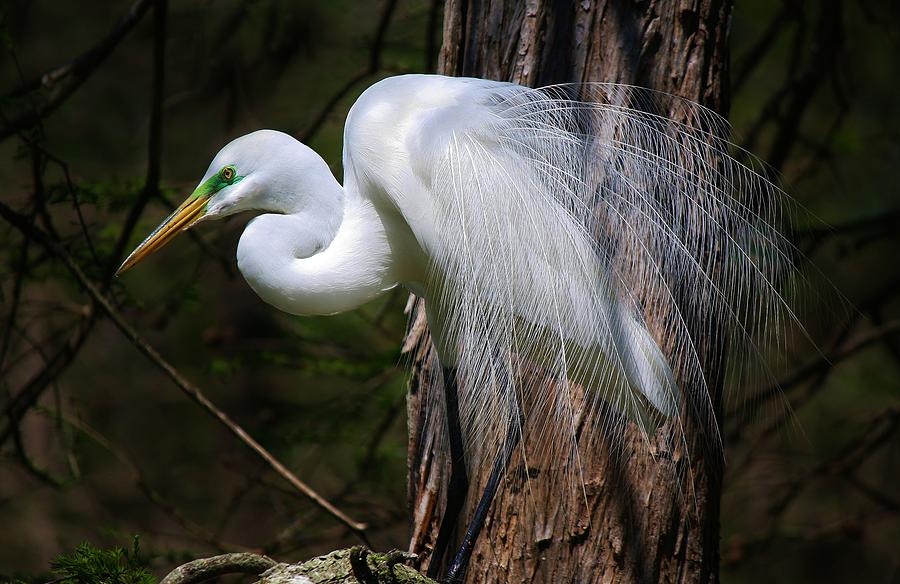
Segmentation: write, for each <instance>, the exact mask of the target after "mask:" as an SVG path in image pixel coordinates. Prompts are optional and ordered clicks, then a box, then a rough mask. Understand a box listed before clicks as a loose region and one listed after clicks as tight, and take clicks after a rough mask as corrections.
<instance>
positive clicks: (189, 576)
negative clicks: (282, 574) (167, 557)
mask: <svg viewBox="0 0 900 584" xmlns="http://www.w3.org/2000/svg"><path fill="white" fill-rule="evenodd" d="M277 565H278V563H277V562H276V561H275V560H273V559H271V558H267V557H266V556H259V555H256V554H247V553H239V554H223V555H221V556H214V557H211V558H203V559H201V560H194V561H193V562H188V563H187V564H184V565H183V566H179V567H177V568H175V569H174V570H172V571H171V572H170V573H169V575H168V576H166V577H165V578H163V580H162V582H160V584H195V583H196V582H205V581H207V580H212V579H213V578H218V577H219V576H224V575H226V574H252V575H254V576H258V575H260V574H262V573H263V572H265V571H266V570H268V569H270V568H274V567H275V566H277Z"/></svg>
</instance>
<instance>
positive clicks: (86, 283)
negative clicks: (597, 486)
mask: <svg viewBox="0 0 900 584" xmlns="http://www.w3.org/2000/svg"><path fill="white" fill-rule="evenodd" d="M0 217H3V218H4V219H5V220H6V221H7V222H9V223H10V224H11V225H13V226H14V227H16V228H17V229H20V230H22V231H23V232H24V231H31V237H32V238H33V241H34V242H36V243H38V244H39V245H42V246H44V247H45V248H47V249H48V250H49V251H50V252H52V253H53V254H54V255H55V256H56V257H57V258H58V259H59V260H61V261H62V263H63V264H64V265H65V266H66V268H67V269H68V270H69V272H70V273H71V274H72V275H73V276H74V277H75V279H76V280H77V281H78V283H79V284H81V286H82V287H83V288H84V289H85V291H86V292H87V293H88V294H89V295H90V296H91V298H92V299H93V300H94V302H95V303H96V304H97V306H99V307H100V309H102V310H103V312H105V313H106V314H107V316H109V318H110V320H111V321H112V322H113V324H114V325H115V326H116V328H118V329H119V331H120V332H121V333H122V334H123V335H124V336H125V337H126V338H127V339H128V340H129V341H131V343H132V344H133V345H134V346H135V347H136V348H137V349H138V350H139V351H140V352H141V353H143V354H144V356H145V357H147V358H148V359H149V360H150V361H151V362H152V363H153V364H154V365H156V366H157V367H158V368H159V369H161V370H162V371H163V373H165V374H166V376H167V377H169V379H171V380H172V381H173V382H174V383H175V385H176V386H177V387H178V388H179V389H180V390H181V391H182V392H183V393H184V394H185V395H187V396H188V397H189V398H190V399H191V400H192V401H193V402H194V403H196V404H198V405H199V406H200V407H202V408H203V409H204V410H206V412H207V413H208V414H210V415H211V416H212V417H213V418H215V419H216V420H217V421H219V422H220V423H221V424H222V425H223V426H225V427H226V428H227V429H228V430H229V431H230V432H231V434H232V435H234V436H235V437H236V438H237V439H238V440H239V441H241V442H242V443H243V444H244V445H245V446H247V447H248V448H249V449H250V450H252V451H253V453H254V454H256V455H257V456H259V457H260V458H261V459H263V460H264V461H265V462H266V464H268V466H269V467H271V468H272V469H273V470H274V471H275V472H276V473H278V474H279V475H281V477H282V478H284V479H285V480H286V481H287V482H288V483H290V484H291V486H292V487H294V488H295V489H296V490H297V491H299V492H300V493H302V494H303V495H304V496H306V497H307V498H308V499H309V500H310V501H312V502H313V503H314V504H315V505H316V506H318V507H319V508H320V509H322V510H323V511H325V512H326V513H327V514H329V515H331V516H332V517H334V518H335V519H337V520H338V521H339V522H341V523H342V524H344V525H346V526H347V527H349V528H350V530H351V531H352V532H353V533H354V535H356V536H357V537H359V538H360V539H361V540H363V541H365V529H366V525H365V524H364V523H360V522H357V521H354V520H353V519H351V518H350V517H348V516H347V515H346V514H344V513H343V512H342V511H341V510H339V509H337V508H336V507H334V505H332V504H331V503H329V502H328V501H327V500H326V499H325V498H324V497H322V496H321V495H320V494H319V493H317V492H316V491H315V490H313V489H312V487H310V486H309V485H307V484H306V483H305V482H303V481H301V480H300V479H299V478H297V476H296V475H294V473H292V472H291V471H290V470H288V468H287V467H286V466H284V464H282V463H281V462H280V461H278V459H276V458H275V457H274V456H273V455H272V454H271V453H270V452H269V451H268V450H266V449H265V448H264V447H263V446H262V445H261V444H260V443H259V442H257V441H256V440H254V439H253V438H252V437H251V436H250V435H249V434H247V432H246V431H245V430H244V429H243V428H242V427H241V426H239V425H238V424H236V423H235V422H234V421H233V420H231V418H230V417H229V416H228V415H227V414H226V413H225V412H223V411H222V410H220V409H219V408H218V407H217V406H216V405H215V404H213V403H212V402H211V401H210V400H209V398H207V397H206V396H205V395H204V394H203V392H201V391H200V389H199V388H198V387H197V386H195V385H194V384H192V383H191V382H190V381H188V380H187V379H185V378H184V377H183V376H182V375H181V373H179V372H178V370H177V369H175V367H173V366H172V365H171V364H170V363H169V362H168V361H166V360H165V359H164V358H163V356H162V355H160V354H159V352H157V351H156V349H154V348H153V347H152V346H151V345H150V344H149V343H147V342H146V341H145V340H144V339H143V337H141V336H140V335H139V334H138V332H137V331H136V330H135V329H134V328H133V327H132V326H131V325H130V324H128V322H126V321H125V319H124V318H123V317H122V315H121V314H120V313H119V311H118V310H116V308H115V307H114V306H113V305H112V303H110V301H109V299H108V298H106V296H104V294H103V293H102V292H101V291H100V289H99V288H98V287H97V286H96V285H95V284H94V283H93V282H91V281H90V280H89V279H88V278H87V276H85V275H84V272H82V271H81V268H79V267H78V265H77V264H76V263H75V261H74V260H73V259H72V256H70V255H69V253H68V252H67V251H66V250H65V248H64V247H63V246H62V245H60V244H59V242H57V241H54V240H53V239H51V238H49V237H48V236H47V235H46V234H45V233H44V232H43V231H41V230H40V229H38V228H36V227H34V226H33V225H31V224H30V223H29V221H28V219H27V217H25V216H24V215H20V214H19V213H16V212H15V211H13V210H12V209H10V208H9V207H8V206H6V205H5V204H3V203H0Z"/></svg>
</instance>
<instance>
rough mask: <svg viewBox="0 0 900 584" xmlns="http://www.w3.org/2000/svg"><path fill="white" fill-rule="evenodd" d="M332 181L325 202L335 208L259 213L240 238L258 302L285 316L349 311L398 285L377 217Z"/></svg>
mask: <svg viewBox="0 0 900 584" xmlns="http://www.w3.org/2000/svg"><path fill="white" fill-rule="evenodd" d="M329 175H330V173H329ZM332 181H333V183H334V184H333V185H332V188H333V187H336V188H337V189H341V191H342V192H341V193H340V195H339V196H337V197H332V196H328V197H324V198H326V199H328V200H331V201H338V202H339V203H340V204H339V207H338V208H337V209H329V208H325V207H323V206H320V205H315V206H312V205H307V206H306V207H305V208H300V209H297V208H285V207H289V206H290V205H284V207H282V208H279V209H267V210H273V211H274V210H278V211H282V212H284V213H285V214H268V215H260V216H259V217H256V218H254V219H253V220H252V221H251V222H250V223H249V224H248V225H247V228H246V229H245V230H244V233H243V235H241V239H240V243H239V244H238V251H237V259H238V268H239V269H240V271H241V273H242V274H243V275H244V278H245V279H246V280H247V283H248V284H249V285H250V287H251V288H253V290H254V291H255V292H256V293H257V294H258V295H259V296H260V298H262V299H263V300H265V301H266V302H268V303H269V304H271V305H273V306H275V307H276V308H278V309H280V310H283V311H285V312H289V313H291V314H298V315H314V314H334V313H337V312H342V311H345V310H351V309H353V308H356V307H358V306H360V305H362V304H364V303H366V302H368V301H369V300H372V299H374V298H376V297H377V296H379V295H380V294H382V293H383V292H385V291H386V290H389V289H390V288H393V287H394V286H396V285H397V279H396V278H395V277H394V274H393V267H392V257H391V249H390V246H389V245H388V241H387V236H386V234H385V228H384V225H383V223H382V221H381V218H380V217H379V215H378V213H377V212H376V211H375V209H374V208H373V207H372V204H371V203H370V202H369V201H367V200H365V199H362V198H360V197H358V196H355V195H349V196H348V195H347V193H344V192H343V188H342V187H341V186H340V185H339V184H338V183H337V181H334V179H333V177H332ZM323 186H324V185H323ZM322 198H323V197H316V199H317V200H321V199H322Z"/></svg>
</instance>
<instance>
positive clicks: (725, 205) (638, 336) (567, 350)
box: [345, 75, 791, 436]
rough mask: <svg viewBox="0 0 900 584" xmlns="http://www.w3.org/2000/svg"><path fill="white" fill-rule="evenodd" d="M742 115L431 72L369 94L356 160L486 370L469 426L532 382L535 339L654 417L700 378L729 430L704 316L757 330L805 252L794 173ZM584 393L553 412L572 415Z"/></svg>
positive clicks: (443, 328)
mask: <svg viewBox="0 0 900 584" xmlns="http://www.w3.org/2000/svg"><path fill="white" fill-rule="evenodd" d="M674 111H677V112H678V116H679V118H681V119H680V120H678V121H674V120H672V119H670V118H669V116H670V115H672V112H674ZM685 120H687V121H689V122H690V123H686V122H685ZM726 131H727V126H726V124H725V123H724V121H722V120H721V118H719V117H718V116H716V115H715V114H713V113H712V112H709V111H708V110H705V109H704V108H702V107H700V106H697V105H695V104H690V103H688V102H684V101H681V100H678V99H676V98H673V97H671V96H664V95H660V94H656V93H654V92H651V91H647V90H641V89H639V88H633V87H626V86H618V85H603V84H597V85H588V86H577V87H575V86H565V87H554V88H546V89H540V90H535V89H528V88H524V87H521V86H517V85H513V84H507V83H498V82H493V81H484V80H477V79H454V78H446V77H440V76H420V75H416V76H402V77H396V78H390V79H387V80H384V81H381V82H379V83H377V84H375V85H374V86H372V87H371V88H370V89H369V90H367V91H366V92H365V93H364V94H363V95H362V96H361V97H360V99H359V101H357V103H356V104H355V105H354V107H353V109H352V110H351V113H350V115H349V117H348V122H347V128H346V131H345V173H347V174H348V180H349V181H350V184H351V185H353V187H354V188H355V189H356V190H358V192H359V193H361V194H362V196H366V197H369V198H371V199H373V200H375V201H378V204H379V205H381V206H382V208H383V209H385V212H386V213H390V212H395V213H396V214H397V215H398V216H400V217H402V220H403V222H404V223H405V224H406V225H408V227H409V229H410V230H411V232H412V233H413V235H414V236H415V239H416V241H417V242H418V244H419V246H420V247H421V249H422V250H423V251H424V253H425V255H426V256H427V258H428V261H429V263H430V269H429V270H428V271H427V272H426V273H423V274H422V275H421V278H422V280H423V281H422V282H421V284H422V287H423V289H424V290H425V292H426V296H427V303H428V307H429V308H428V310H429V319H430V322H432V325H433V328H438V329H439V330H437V331H434V332H436V334H437V336H438V337H439V338H438V340H439V341H440V342H441V344H442V350H443V355H442V358H444V359H451V360H453V362H454V363H455V364H456V365H457V367H458V368H459V369H460V372H461V373H460V377H461V378H462V379H468V382H469V385H470V387H471V388H472V389H471V392H470V393H469V394H468V395H464V396H463V397H462V400H461V401H462V403H461V404H460V406H461V409H462V410H463V418H464V422H465V423H466V424H467V425H468V428H469V431H470V434H471V435H489V434H490V432H487V431H486V429H487V428H488V427H491V426H496V420H497V419H502V418H503V417H505V416H506V413H505V412H506V411H507V410H508V407H509V403H510V402H511V401H515V400H517V399H519V398H518V397H517V396H521V395H522V394H523V392H525V393H527V391H528V388H524V389H523V388H522V387H521V380H522V379H523V378H524V377H526V375H524V374H523V372H522V367H523V366H522V363H521V360H520V357H521V356H525V357H527V358H528V359H529V361H530V362H531V363H535V362H536V363H537V364H539V366H540V367H542V368H543V369H544V370H545V372H546V373H547V374H548V375H549V377H550V378H552V379H554V380H556V381H555V382H556V383H557V385H558V386H561V387H564V386H567V385H568V384H570V383H576V384H579V385H584V386H588V387H590V388H592V389H593V390H594V393H593V395H595V396H596V399H601V398H602V399H603V400H605V401H606V402H608V403H609V404H612V405H613V406H614V408H613V410H614V411H618V412H620V413H624V414H625V415H626V417H627V418H629V419H632V420H635V421H638V422H639V423H640V424H642V425H643V426H644V427H645V428H649V426H650V423H651V420H650V419H649V417H648V410H650V411H652V410H657V411H658V412H661V413H662V414H664V415H666V416H671V415H675V414H677V412H678V410H679V406H678V404H679V401H680V400H681V399H682V398H687V400H688V402H689V405H690V407H689V408H687V411H692V412H694V413H695V414H697V415H699V417H700V418H701V419H702V423H704V424H707V425H708V426H710V428H709V429H710V435H711V436H716V435H717V434H716V431H717V429H716V428H715V421H714V418H713V417H712V414H711V404H710V402H709V395H708V393H707V392H706V391H705V378H704V371H703V367H702V363H701V361H700V358H699V356H698V354H697V335H698V331H701V332H702V330H703V326H711V323H713V322H716V323H719V325H721V327H722V328H723V329H724V330H725V331H726V334H727V335H730V336H729V338H728V340H729V341H730V342H732V344H733V345H736V346H746V347H748V348H751V349H752V350H756V344H755V343H754V341H753V340H751V339H750V336H749V334H748V333H747V330H748V329H750V328H752V323H751V324H748V322H749V321H760V320H765V319H768V323H767V324H769V325H770V326H771V325H772V324H777V323H778V322H779V319H780V318H781V317H782V315H785V314H787V315H788V316H790V315H791V313H790V309H789V307H787V306H786V304H785V303H784V300H783V299H782V297H781V295H780V293H779V292H778V290H777V289H776V285H775V284H776V281H777V280H778V279H779V278H780V276H781V275H782V274H783V273H784V272H786V271H787V270H789V264H790V261H789V259H788V255H789V251H790V249H789V245H787V243H786V242H785V240H784V238H783V237H782V236H781V235H780V234H779V232H778V229H777V222H778V219H779V213H780V210H779V207H778V200H779V196H778V195H779V192H778V191H777V189H775V187H773V186H772V185H771V184H770V183H769V182H768V181H766V180H765V178H763V177H762V176H761V175H759V174H758V173H756V172H755V171H754V170H753V169H752V168H748V167H746V166H744V165H743V164H741V163H739V162H737V161H736V160H734V159H733V158H731V156H730V155H729V153H728V147H729V145H728V143H727V142H726V141H725V139H724V134H725V132H726ZM648 314H653V315H655V317H656V322H657V324H659V323H662V324H661V325H660V326H658V327H657V330H656V334H657V339H659V340H660V341H664V343H665V345H666V353H665V354H664V353H663V351H662V350H661V348H660V346H659V343H658V342H657V341H656V340H654V337H653V335H651V333H650V331H649V329H648V327H647V324H646V322H645V317H646V315H648ZM432 317H436V318H432ZM698 323H699V325H698ZM435 325H437V326H436V327H435ZM674 368H677V369H678V371H679V375H680V379H679V381H681V382H682V385H683V386H685V387H692V388H694V390H693V391H694V393H693V394H692V395H686V396H681V395H680V393H681V392H680V391H679V390H678V388H677V387H676V385H675V382H674V377H673V374H672V370H673V369H674ZM517 384H518V387H517ZM535 391H546V390H545V389H543V388H536V389H535ZM563 401H565V400H563ZM651 405H652V406H653V407H652V408H649V407H647V406H651ZM571 412H572V408H571V404H565V403H563V404H562V405H560V406H558V407H557V408H556V412H555V413H554V415H551V416H549V417H548V424H551V425H556V426H557V429H560V431H564V430H563V429H565V428H570V427H571V424H572V420H571V419H565V418H566V416H571ZM650 417H652V416H650Z"/></svg>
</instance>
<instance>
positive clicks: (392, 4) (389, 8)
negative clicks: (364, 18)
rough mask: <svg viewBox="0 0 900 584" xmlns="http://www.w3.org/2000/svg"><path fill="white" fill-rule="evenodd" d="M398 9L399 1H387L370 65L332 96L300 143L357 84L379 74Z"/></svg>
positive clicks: (378, 27) (379, 22)
mask: <svg viewBox="0 0 900 584" xmlns="http://www.w3.org/2000/svg"><path fill="white" fill-rule="evenodd" d="M396 7H397V0H387V2H386V3H385V5H384V9H383V10H382V12H381V18H379V19H378V26H377V27H376V28H375V38H374V40H373V41H372V47H371V49H369V64H368V66H367V67H366V68H365V69H363V70H362V71H360V72H358V73H356V74H355V75H353V77H351V78H350V79H349V80H348V81H347V82H346V83H345V84H344V85H343V86H341V88H340V89H338V90H337V92H336V93H335V94H334V95H333V96H331V99H329V100H328V102H327V103H326V104H325V107H323V108H322V110H321V111H320V112H319V113H318V115H317V116H316V117H315V118H313V121H312V123H311V124H310V125H309V126H308V127H307V128H306V129H305V130H303V131H302V132H300V141H301V142H308V141H310V140H311V139H312V137H313V136H315V135H316V133H317V132H318V131H319V130H320V129H321V128H322V124H324V123H325V120H327V119H328V116H329V115H331V112H332V111H333V110H334V108H335V107H337V105H338V104H339V103H340V102H341V100H342V99H344V97H346V96H347V94H348V93H350V90H351V89H353V88H354V87H355V86H356V84H357V83H359V82H361V81H362V80H363V79H365V78H367V77H369V76H371V75H374V74H375V73H378V70H379V69H381V51H382V48H383V47H384V37H385V35H386V34H387V29H388V25H389V24H390V22H391V16H393V14H394V8H396Z"/></svg>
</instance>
